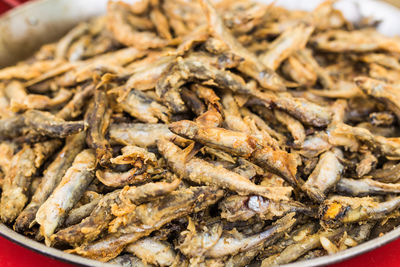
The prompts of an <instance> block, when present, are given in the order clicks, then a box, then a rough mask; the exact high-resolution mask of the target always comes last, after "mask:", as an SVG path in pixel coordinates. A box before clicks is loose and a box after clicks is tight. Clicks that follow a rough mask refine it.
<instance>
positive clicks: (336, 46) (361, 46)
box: [311, 28, 400, 53]
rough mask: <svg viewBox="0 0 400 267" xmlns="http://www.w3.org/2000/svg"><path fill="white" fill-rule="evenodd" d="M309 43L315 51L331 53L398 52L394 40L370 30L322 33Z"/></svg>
mask: <svg viewBox="0 0 400 267" xmlns="http://www.w3.org/2000/svg"><path fill="white" fill-rule="evenodd" d="M311 41H312V42H313V43H315V45H316V47H317V49H320V50H324V51H331V52H351V51H352V52H368V51H374V50H380V49H382V50H386V51H388V52H395V53H399V52H400V45H399V42H398V41H397V40H396V39H395V38H390V37H386V36H384V35H382V34H381V33H379V32H378V31H376V30H373V29H371V28H365V29H361V30H354V31H345V30H339V29H338V30H336V29H334V30H329V31H324V32H321V33H318V34H317V35H316V36H314V37H313V38H311Z"/></svg>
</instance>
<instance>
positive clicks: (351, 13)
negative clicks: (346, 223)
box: [0, 0, 400, 267]
mask: <svg viewBox="0 0 400 267" xmlns="http://www.w3.org/2000/svg"><path fill="white" fill-rule="evenodd" d="M107 1H108V0H38V1H33V2H29V3H27V4H24V5H22V6H20V7H18V8H16V9H15V10H12V11H10V12H8V13H6V14H5V15H3V16H1V17H0V67H3V66H7V65H10V64H13V63H15V62H17V61H18V60H21V59H23V58H26V57H27V56H29V55H30V54H32V52H33V51H35V50H36V49H38V48H39V47H40V46H41V45H42V44H44V43H48V42H51V41H55V40H56V39H57V38H59V37H61V36H62V35H63V34H65V32H66V31H68V30H69V29H70V28H71V27H73V26H74V25H75V24H77V23H78V22H79V21H82V20H87V19H88V18H90V17H93V16H95V15H99V14H103V13H104V12H105V9H106V8H105V7H106V3H107ZM258 1H259V2H267V3H270V2H272V1H269V0H264V1H261V0H258ZM126 2H134V0H131V1H126ZM320 2H322V1H321V0H307V1H305V0H304V1H296V0H278V1H275V3H276V4H277V5H282V6H285V7H287V8H289V9H304V10H311V9H313V8H314V7H315V6H316V5H317V4H318V3H320ZM336 5H337V7H338V8H339V9H341V10H342V11H343V13H344V15H345V16H346V17H347V18H348V19H350V20H356V19H358V18H360V17H361V16H371V17H373V18H375V19H378V20H382V24H381V25H380V26H379V28H378V29H379V30H380V31H381V32H382V33H385V34H387V35H400V28H399V27H397V25H400V10H399V9H396V8H394V7H393V6H390V5H388V4H386V3H383V2H380V1H374V0H363V1H357V0H342V1H338V3H336ZM0 235H1V236H3V237H5V238H7V239H9V240H11V241H13V242H15V243H18V244H20V245H22V246H24V247H26V248H29V249H32V250H34V251H37V252H39V253H42V254H44V255H47V256H49V257H52V258H56V259H59V260H62V261H65V262H69V263H73V264H78V265H82V266H115V265H111V264H105V263H101V262H98V261H94V260H90V259H87V258H83V257H80V256H77V255H72V254H68V253H64V252H63V251H61V250H57V249H54V248H50V247H46V246H45V245H44V244H42V243H39V242H36V241H34V240H32V239H29V238H27V237H25V236H23V235H21V234H18V233H16V232H14V231H13V230H12V229H10V228H8V227H7V226H5V225H4V224H1V223H0ZM399 236H400V228H397V229H395V230H392V231H390V232H388V233H386V234H385V235H383V236H381V237H378V238H375V239H373V240H370V241H368V242H365V243H363V244H361V245H359V246H356V247H354V248H350V249H347V250H344V251H340V252H339V253H336V254H334V255H329V256H324V257H320V258H316V259H312V260H308V261H303V262H296V263H292V264H287V265H285V266H286V267H295V266H296V267H306V266H307V267H311V266H321V265H327V264H332V263H337V262H340V261H343V260H345V259H348V258H351V257H354V256H356V255H359V254H362V253H365V252H367V251H370V250H372V249H375V248H378V247H380V246H382V245H384V244H386V243H388V242H390V241H393V240H395V239H397V238H398V237H399Z"/></svg>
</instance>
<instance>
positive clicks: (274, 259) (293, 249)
mask: <svg viewBox="0 0 400 267" xmlns="http://www.w3.org/2000/svg"><path fill="white" fill-rule="evenodd" d="M342 232H343V229H342V228H339V229H336V230H326V231H319V232H318V233H316V234H313V235H310V236H307V237H306V238H304V239H303V240H301V241H300V242H298V243H295V244H293V245H290V246H288V247H287V248H285V249H284V250H283V251H282V252H281V253H278V254H276V255H273V256H271V257H268V258H266V259H264V260H263V261H262V263H261V266H262V267H268V266H277V265H281V264H285V263H289V262H292V261H294V260H296V259H298V258H299V257H301V256H302V255H304V254H305V253H307V252H308V251H310V250H313V249H315V248H318V247H321V241H320V238H321V237H325V238H333V237H335V236H338V235H339V234H341V233H342Z"/></svg>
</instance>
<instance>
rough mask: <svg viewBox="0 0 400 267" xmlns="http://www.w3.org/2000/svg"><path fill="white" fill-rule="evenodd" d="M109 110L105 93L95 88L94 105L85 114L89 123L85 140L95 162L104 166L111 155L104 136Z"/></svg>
mask: <svg viewBox="0 0 400 267" xmlns="http://www.w3.org/2000/svg"><path fill="white" fill-rule="evenodd" d="M110 116H111V112H110V110H109V109H108V99H107V95H106V93H105V92H104V91H103V90H100V89H97V90H96V91H95V94H94V107H93V109H92V110H91V111H89V113H88V114H87V116H86V118H85V121H86V123H87V124H88V125H89V128H88V130H87V134H86V142H87V144H88V146H89V147H91V148H93V149H94V151H95V153H96V163H100V165H102V166H105V165H106V164H108V162H109V160H110V159H111V157H112V154H111V146H110V144H109V143H108V140H107V139H106V138H105V134H106V131H107V129H108V126H109V124H110Z"/></svg>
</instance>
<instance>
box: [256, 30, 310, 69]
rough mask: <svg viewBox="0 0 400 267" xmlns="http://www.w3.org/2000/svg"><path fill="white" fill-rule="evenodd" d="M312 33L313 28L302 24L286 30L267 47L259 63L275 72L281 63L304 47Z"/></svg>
mask: <svg viewBox="0 0 400 267" xmlns="http://www.w3.org/2000/svg"><path fill="white" fill-rule="evenodd" d="M313 31H314V27H313V26H307V25H306V24H304V23H299V24H297V25H295V26H293V27H291V28H289V29H287V30H286V31H284V32H283V33H282V34H281V35H279V37H278V38H276V39H275V40H274V41H273V42H272V43H271V44H270V45H269V46H268V49H267V51H266V52H264V53H262V54H261V55H260V56H259V57H260V61H261V62H262V63H263V64H264V65H265V66H267V67H269V68H271V69H273V70H276V69H277V68H278V67H279V65H280V64H281V62H283V61H284V60H285V59H286V58H287V57H288V56H290V55H291V54H293V52H295V51H296V50H301V49H303V48H304V47H305V45H306V43H307V41H308V38H309V37H310V35H311V33H312V32H313Z"/></svg>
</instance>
